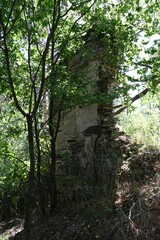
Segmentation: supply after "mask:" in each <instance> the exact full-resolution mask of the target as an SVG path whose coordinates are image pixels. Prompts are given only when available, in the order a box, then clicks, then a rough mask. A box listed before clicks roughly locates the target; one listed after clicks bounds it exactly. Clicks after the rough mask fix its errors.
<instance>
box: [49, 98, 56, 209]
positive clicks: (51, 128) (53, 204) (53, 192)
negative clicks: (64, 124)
mask: <svg viewBox="0 0 160 240" xmlns="http://www.w3.org/2000/svg"><path fill="white" fill-rule="evenodd" d="M53 117H54V114H53V99H52V96H51V97H50V106H49V134H50V148H51V152H50V158H51V165H50V176H49V178H50V179H49V182H50V186H49V187H50V212H51V214H52V213H53V211H54V210H55V208H56V206H57V187H56V176H55V168H56V147H55V133H54V126H53Z"/></svg>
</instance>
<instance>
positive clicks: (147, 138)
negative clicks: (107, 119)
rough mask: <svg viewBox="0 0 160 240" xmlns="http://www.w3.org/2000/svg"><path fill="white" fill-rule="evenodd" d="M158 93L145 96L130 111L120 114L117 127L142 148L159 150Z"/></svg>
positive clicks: (159, 100) (159, 101)
mask: <svg viewBox="0 0 160 240" xmlns="http://www.w3.org/2000/svg"><path fill="white" fill-rule="evenodd" d="M159 103H160V95H159V92H158V93H157V94H156V95H155V96H153V95H150V96H146V97H144V99H143V100H142V101H141V102H140V103H139V104H138V106H136V108H135V109H134V110H132V111H130V109H128V110H127V111H125V112H123V113H121V115H120V116H119V118H118V120H119V121H118V125H120V126H121V127H122V129H123V130H124V132H125V133H127V134H128V135H129V136H130V137H131V138H132V140H133V141H134V142H137V143H140V144H142V145H144V147H151V148H156V149H159V148H160V144H159V143H160V137H159V136H160V119H159V114H160V113H159V111H160V110H159Z"/></svg>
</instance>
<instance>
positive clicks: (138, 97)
mask: <svg viewBox="0 0 160 240" xmlns="http://www.w3.org/2000/svg"><path fill="white" fill-rule="evenodd" d="M148 92H149V89H148V88H146V89H144V90H143V91H142V92H140V93H138V94H137V95H135V96H134V97H133V98H131V103H134V102H135V101H136V100H138V99H140V98H141V97H143V96H145V95H146V94H147V93H148ZM117 107H121V108H120V109H119V110H117V111H116V112H114V115H118V114H120V113H121V112H123V111H124V110H125V109H126V108H128V104H126V105H124V106H123V104H121V105H118V106H115V108H117Z"/></svg>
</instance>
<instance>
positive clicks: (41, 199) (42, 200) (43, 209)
mask: <svg viewBox="0 0 160 240" xmlns="http://www.w3.org/2000/svg"><path fill="white" fill-rule="evenodd" d="M34 125H35V128H34V129H35V141H36V147H37V155H36V156H37V192H38V204H39V210H40V215H41V218H42V220H44V218H45V215H46V201H45V191H44V188H43V185H42V179H41V149H40V136H39V131H38V122H37V118H36V117H35V118H34Z"/></svg>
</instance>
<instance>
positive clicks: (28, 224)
mask: <svg viewBox="0 0 160 240" xmlns="http://www.w3.org/2000/svg"><path fill="white" fill-rule="evenodd" d="M26 118H27V126H28V145H29V158H30V169H29V173H28V182H27V186H26V191H25V222H24V232H25V240H31V231H30V229H31V202H32V195H33V186H34V172H35V153H34V140H33V136H34V134H33V119H32V116H31V115H27V116H26Z"/></svg>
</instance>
